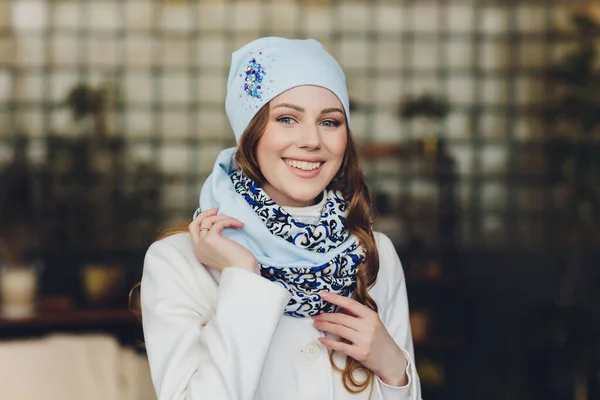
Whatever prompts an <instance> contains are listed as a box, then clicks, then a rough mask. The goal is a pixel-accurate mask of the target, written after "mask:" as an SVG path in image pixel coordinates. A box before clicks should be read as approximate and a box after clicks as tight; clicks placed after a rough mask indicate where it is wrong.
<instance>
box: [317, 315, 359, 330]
mask: <svg viewBox="0 0 600 400" xmlns="http://www.w3.org/2000/svg"><path fill="white" fill-rule="evenodd" d="M313 319H314V320H315V321H325V322H330V323H332V324H338V325H344V326H347V327H348V328H351V329H354V330H355V331H360V327H361V321H360V320H359V319H358V318H356V317H354V316H352V315H347V314H342V313H339V312H336V313H322V314H319V315H317V316H315V317H313Z"/></svg>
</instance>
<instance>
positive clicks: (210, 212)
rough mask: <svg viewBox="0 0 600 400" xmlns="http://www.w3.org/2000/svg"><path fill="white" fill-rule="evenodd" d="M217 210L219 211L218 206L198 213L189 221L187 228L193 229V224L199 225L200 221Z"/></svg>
mask: <svg viewBox="0 0 600 400" xmlns="http://www.w3.org/2000/svg"><path fill="white" fill-rule="evenodd" d="M218 211H219V209H218V208H211V209H209V210H205V211H202V212H201V213H200V214H198V216H197V217H196V218H194V219H193V220H192V222H190V225H189V228H190V229H193V227H194V226H198V225H200V223H202V221H203V220H204V218H206V217H208V216H212V215H215V214H217V212H218Z"/></svg>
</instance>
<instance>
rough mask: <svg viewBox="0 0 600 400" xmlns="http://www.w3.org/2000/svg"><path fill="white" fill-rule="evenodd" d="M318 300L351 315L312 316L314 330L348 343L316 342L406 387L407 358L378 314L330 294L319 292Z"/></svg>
mask: <svg viewBox="0 0 600 400" xmlns="http://www.w3.org/2000/svg"><path fill="white" fill-rule="evenodd" d="M321 297H323V299H325V300H326V301H327V302H329V303H332V304H335V305H337V306H339V307H341V308H343V309H344V310H345V311H346V312H349V313H350V314H353V315H349V314H345V313H341V312H336V313H323V314H319V315H317V316H315V317H313V320H314V325H315V327H316V328H317V329H319V330H320V331H324V332H329V333H332V334H334V335H337V336H339V337H341V338H343V339H346V340H348V341H349V342H350V343H344V342H341V341H336V340H332V339H329V338H326V337H321V338H319V341H320V342H321V343H322V344H323V345H325V346H326V347H328V348H330V349H333V350H335V351H338V352H340V353H344V354H346V355H347V356H349V357H352V358H354V359H355V360H357V361H359V362H360V363H361V364H362V365H364V366H365V367H366V368H368V369H370V370H371V371H373V373H375V375H377V376H378V377H379V379H381V380H382V381H383V382H385V383H386V384H388V385H390V386H404V385H406V384H407V383H408V377H407V376H406V366H407V361H406V357H405V356H404V353H403V352H402V350H401V349H400V347H398V345H397V344H396V342H394V339H393V338H392V337H391V336H390V334H389V333H388V331H387V329H386V328H385V326H384V325H383V323H382V322H381V320H380V319H379V316H378V315H377V313H376V312H375V311H373V310H371V309H370V308H368V307H367V306H365V305H363V304H360V303H359V302H357V301H356V300H353V299H351V298H348V297H344V296H339V295H337V294H334V293H330V292H323V293H321Z"/></svg>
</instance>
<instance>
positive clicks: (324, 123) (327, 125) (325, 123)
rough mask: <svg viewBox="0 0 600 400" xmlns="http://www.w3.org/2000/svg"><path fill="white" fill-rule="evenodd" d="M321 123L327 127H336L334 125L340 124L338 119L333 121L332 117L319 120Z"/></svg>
mask: <svg viewBox="0 0 600 400" xmlns="http://www.w3.org/2000/svg"><path fill="white" fill-rule="evenodd" d="M321 124H322V125H323V126H326V127H328V128H336V127H338V126H340V125H341V123H340V122H339V121H335V120H332V119H328V120H326V121H323V122H321Z"/></svg>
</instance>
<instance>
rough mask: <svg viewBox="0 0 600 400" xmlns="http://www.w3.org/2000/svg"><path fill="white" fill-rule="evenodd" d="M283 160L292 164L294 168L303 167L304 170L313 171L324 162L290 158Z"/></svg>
mask: <svg viewBox="0 0 600 400" xmlns="http://www.w3.org/2000/svg"><path fill="white" fill-rule="evenodd" d="M283 161H284V162H285V163H286V164H288V165H290V166H292V167H293V168H297V169H301V170H303V171H312V170H315V169H318V168H319V167H320V166H321V165H322V164H323V162H322V161H316V162H313V161H303V160H293V159H289V158H284V159H283Z"/></svg>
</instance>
